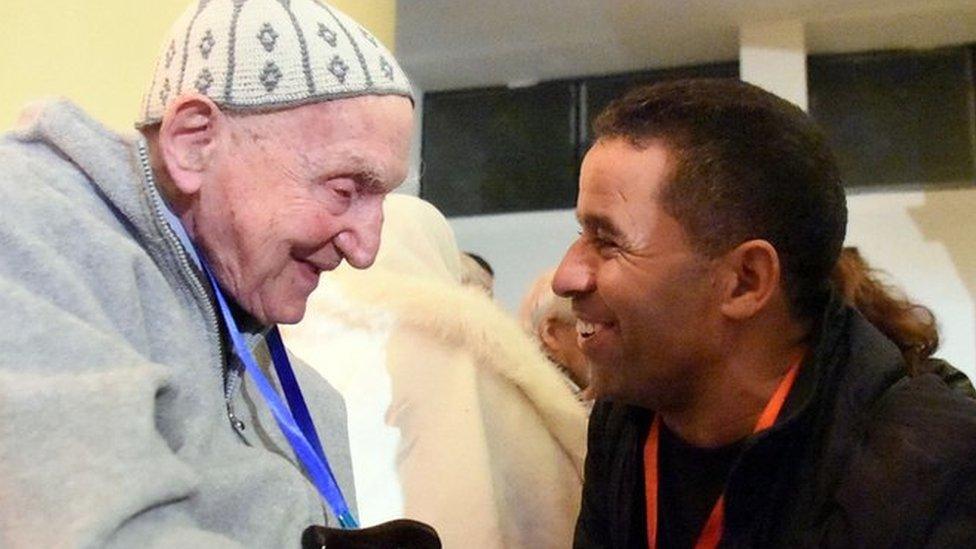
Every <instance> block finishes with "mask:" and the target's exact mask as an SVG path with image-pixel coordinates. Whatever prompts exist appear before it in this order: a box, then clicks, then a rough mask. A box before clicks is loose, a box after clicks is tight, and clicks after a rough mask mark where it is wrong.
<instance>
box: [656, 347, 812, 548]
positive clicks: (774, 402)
mask: <svg viewBox="0 0 976 549" xmlns="http://www.w3.org/2000/svg"><path fill="white" fill-rule="evenodd" d="M799 369H800V361H799V360H797V361H796V363H795V364H793V366H792V367H790V369H789V371H788V372H786V375H785V376H783V380H782V381H780V382H779V386H778V387H776V391H775V392H774V393H773V396H772V398H770V399H769V402H768V403H766V407H765V408H764V409H763V411H762V414H760V416H759V421H758V422H757V423H756V427H755V428H754V429H753V430H752V432H753V434H755V433H758V432H759V431H763V430H765V429H769V428H770V427H772V426H773V423H775V422H776V418H777V417H778V416H779V413H780V411H781V410H782V409H783V404H785V403H786V397H787V395H789V394H790V389H791V388H792V387H793V382H794V381H795V380H796V373H797V371H799ZM660 437H661V415H660V414H655V415H654V422H653V423H652V424H651V432H650V433H648V435H647V440H646V441H645V442H644V489H645V491H646V495H645V497H646V498H647V546H648V548H650V549H656V548H657V512H658V508H657V498H658V490H659V486H658V485H659V479H658V452H659V449H658V446H659V443H660V442H659V441H660ZM724 522H725V493H724V492H723V493H722V495H720V496H719V498H718V501H716V502H715V506H714V507H712V512H711V513H709V515H708V520H707V521H705V526H704V528H702V531H701V534H699V535H698V541H697V542H696V543H695V549H712V548H714V547H718V544H719V542H720V541H721V540H722V526H723V524H724Z"/></svg>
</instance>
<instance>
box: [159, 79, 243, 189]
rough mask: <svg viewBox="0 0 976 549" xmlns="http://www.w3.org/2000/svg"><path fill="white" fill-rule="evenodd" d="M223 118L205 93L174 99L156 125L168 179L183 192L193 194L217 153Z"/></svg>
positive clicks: (223, 123) (198, 187) (224, 124)
mask: <svg viewBox="0 0 976 549" xmlns="http://www.w3.org/2000/svg"><path fill="white" fill-rule="evenodd" d="M224 126H226V117H225V115H224V114H223V113H222V112H221V111H220V109H219V108H218V107H217V105H215V104H214V102H213V101H211V100H210V98H208V97H207V96H205V95H199V94H188V95H183V96H181V97H179V98H178V99H176V100H175V101H173V102H172V103H171V104H170V106H169V108H168V109H166V114H165V116H163V123H162V125H161V126H160V128H159V148H160V152H161V154H162V157H163V161H164V162H165V163H166V169H167V171H168V172H169V176H170V179H171V180H172V181H173V183H174V185H175V186H176V187H177V189H179V191H180V192H181V193H183V194H185V195H193V194H196V193H197V192H198V191H199V190H200V187H201V185H202V184H203V179H204V176H205V174H206V172H207V168H209V167H210V166H211V164H212V162H213V159H214V156H215V155H216V152H217V145H218V137H219V135H220V133H221V132H222V131H224V130H225V129H226V128H225V127H224Z"/></svg>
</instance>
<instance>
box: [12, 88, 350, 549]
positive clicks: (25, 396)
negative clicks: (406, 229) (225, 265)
mask: <svg viewBox="0 0 976 549" xmlns="http://www.w3.org/2000/svg"><path fill="white" fill-rule="evenodd" d="M137 151H138V149H137V146H136V141H135V140H134V138H133V139H126V138H122V137H120V136H118V135H116V134H114V133H112V132H110V131H108V130H107V129H105V128H104V127H102V126H100V125H99V124H98V123H96V122H94V121H93V120H91V119H90V118H88V117H87V116H86V115H85V114H84V113H82V112H81V111H80V110H79V109H78V108H77V107H75V106H73V105H72V104H70V103H67V102H65V101H59V102H52V103H48V104H46V105H44V106H42V107H40V108H39V109H38V110H37V111H36V112H35V113H34V115H33V117H32V119H31V120H30V121H29V122H28V123H26V124H24V125H22V127H21V128H20V129H18V130H16V131H15V132H13V133H10V134H7V135H5V136H2V137H0V212H2V213H0V547H62V546H83V547H90V546H110V547H137V546H138V547H208V548H212V547H238V546H248V547H299V546H300V541H299V540H300V536H301V533H302V531H303V530H304V529H305V528H306V527H307V526H309V525H311V524H322V523H324V522H326V521H328V522H330V523H333V524H334V523H335V521H334V520H333V519H332V517H331V516H330V517H328V519H327V518H326V516H325V513H326V512H325V511H324V510H323V505H322V503H321V500H320V499H319V496H318V494H317V492H316V491H315V489H314V487H313V486H312V484H311V483H309V482H308V481H307V480H306V478H305V476H304V475H303V473H302V472H301V470H300V469H299V468H298V466H297V465H296V459H295V457H294V454H293V452H292V451H291V447H290V446H289V445H288V443H287V442H286V440H285V438H284V437H283V436H282V435H281V433H280V432H279V429H278V426H277V424H275V422H274V419H273V418H272V417H271V415H270V412H269V411H268V408H267V405H266V404H265V403H264V401H263V399H262V398H261V396H260V393H259V392H258V391H257V388H256V387H255V386H254V385H252V384H251V380H250V378H244V377H243V376H241V375H240V374H239V366H238V365H237V364H236V361H234V360H233V359H228V358H226V357H228V356H231V357H232V356H233V353H230V352H228V350H226V349H225V348H224V347H225V345H224V343H222V342H221V337H220V335H219V331H218V315H219V312H216V310H215V308H214V306H213V304H212V302H211V298H210V296H209V295H208V293H207V290H206V289H205V286H204V284H205V282H204V281H203V280H202V278H201V277H200V275H199V272H198V271H196V267H195V266H193V267H191V265H190V262H189V261H188V257H187V255H186V252H185V251H184V250H183V248H182V247H181V246H180V244H179V242H178V241H177V239H176V238H175V236H174V235H173V234H172V232H171V230H170V229H169V227H168V226H167V225H166V222H165V220H164V218H163V217H162V216H161V214H160V208H161V207H162V202H161V201H160V198H159V195H158V193H157V191H156V190H155V188H154V187H153V186H152V185H151V184H150V183H149V181H148V180H147V178H146V176H145V173H144V171H143V168H142V164H141V163H140V159H139V155H138V152H137ZM262 346H263V341H261V345H259V348H258V349H257V350H256V353H257V354H258V356H259V360H261V357H262V356H263V357H264V360H261V362H263V363H264V364H265V365H267V364H268V360H267V353H266V348H263V347H262ZM228 360H230V363H228ZM294 366H295V369H296V375H297V377H298V379H299V382H300V384H301V385H302V388H303V391H304V393H305V397H306V400H307V401H308V405H309V409H310V411H311V413H312V415H313V417H314V419H315V421H316V425H317V426H318V430H319V434H320V436H321V437H322V438H323V444H324V446H325V449H326V453H327V454H328V456H329V458H330V462H331V464H332V467H333V469H334V471H335V473H336V476H337V478H338V480H339V484H340V486H341V487H342V488H343V491H344V492H345V494H346V496H347V498H348V499H349V500H350V505H351V506H352V507H353V509H354V508H355V501H354V497H353V494H352V489H353V488H352V485H353V483H352V472H351V471H352V470H351V466H350V462H349V451H348V439H347V437H346V431H345V409H344V407H343V404H342V401H341V398H340V397H339V395H338V394H337V393H336V392H335V391H334V390H333V389H332V388H331V387H329V386H328V385H326V384H325V382H324V381H323V380H322V379H321V378H320V377H319V376H318V375H317V374H315V373H314V372H312V371H311V370H310V369H308V368H307V367H305V366H304V365H301V364H294ZM269 378H271V379H272V380H273V383H276V382H277V380H276V378H275V377H274V375H273V374H272V375H270V376H269ZM229 410H230V411H232V413H233V415H234V416H235V417H236V418H238V419H239V420H241V422H242V423H238V425H237V428H235V426H234V425H233V424H232V423H236V422H232V421H231V420H230V419H229V414H228V411H229ZM241 426H242V427H243V428H240V427H241Z"/></svg>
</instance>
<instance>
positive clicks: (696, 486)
mask: <svg viewBox="0 0 976 549" xmlns="http://www.w3.org/2000/svg"><path fill="white" fill-rule="evenodd" d="M743 442H744V439H743V440H740V441H737V442H734V443H732V444H729V445H727V446H722V447H719V448H699V447H697V446H693V445H691V444H688V443H687V442H685V441H683V440H681V438H679V437H678V436H677V435H676V434H674V433H673V432H671V430H670V429H668V428H667V427H666V426H665V425H664V423H663V422H662V423H661V438H660V444H659V446H658V448H659V452H660V453H659V455H658V463H659V467H660V470H659V476H658V478H659V479H660V481H659V482H660V485H659V487H658V506H657V524H658V527H657V537H658V540H657V547H658V548H659V549H689V548H693V547H694V546H695V543H696V542H697V541H698V536H699V535H700V534H701V531H702V528H704V527H705V521H707V520H708V516H709V515H710V514H711V513H712V508H713V507H715V503H716V502H717V501H718V498H719V496H720V495H722V491H723V490H724V489H725V482H726V480H727V479H728V476H729V471H730V470H731V469H732V464H733V463H734V462H735V459H736V458H737V457H738V456H739V453H740V452H741V451H742V445H743Z"/></svg>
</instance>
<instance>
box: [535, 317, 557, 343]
mask: <svg viewBox="0 0 976 549" xmlns="http://www.w3.org/2000/svg"><path fill="white" fill-rule="evenodd" d="M555 322H556V321H555V319H553V318H552V317H548V318H546V319H545V320H543V321H542V326H540V327H539V339H541V340H542V344H543V345H545V346H546V347H547V348H549V349H557V348H559V338H558V337H556V324H555Z"/></svg>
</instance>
